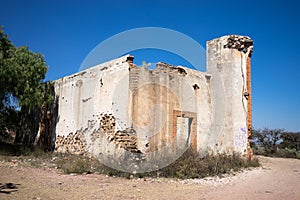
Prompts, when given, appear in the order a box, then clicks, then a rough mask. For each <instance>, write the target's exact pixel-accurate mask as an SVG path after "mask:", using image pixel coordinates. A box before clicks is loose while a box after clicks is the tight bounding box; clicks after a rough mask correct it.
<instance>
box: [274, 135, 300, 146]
mask: <svg viewBox="0 0 300 200" xmlns="http://www.w3.org/2000/svg"><path fill="white" fill-rule="evenodd" d="M281 139H282V140H283V141H282V142H281V143H280V145H279V147H280V148H282V149H284V148H288V149H296V151H299V150H300V132H295V133H294V132H285V133H283V134H282V135H281Z"/></svg>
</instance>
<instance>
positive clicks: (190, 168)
mask: <svg viewBox="0 0 300 200" xmlns="http://www.w3.org/2000/svg"><path fill="white" fill-rule="evenodd" d="M258 166H259V162H258V159H256V158H248V159H246V158H242V157H241V156H239V155H237V154H233V155H232V156H228V155H225V154H221V155H216V156H211V155H207V156H205V157H204V158H200V157H199V155H198V154H197V153H196V152H194V151H193V150H191V149H189V150H188V151H186V152H185V153H184V154H183V155H182V156H181V157H180V158H179V159H178V160H176V161H175V162H174V163H172V164H171V165H169V166H167V167H165V168H163V169H160V170H158V171H155V172H150V173H147V174H146V175H148V176H156V175H157V174H159V175H160V176H162V177H172V178H180V179H186V178H203V177H206V176H214V175H220V174H224V173H228V172H230V171H238V170H240V169H242V168H248V167H258Z"/></svg>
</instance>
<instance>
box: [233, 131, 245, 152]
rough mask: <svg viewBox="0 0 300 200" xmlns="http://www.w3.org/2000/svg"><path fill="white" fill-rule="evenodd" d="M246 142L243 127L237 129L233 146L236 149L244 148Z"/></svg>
mask: <svg viewBox="0 0 300 200" xmlns="http://www.w3.org/2000/svg"><path fill="white" fill-rule="evenodd" d="M246 142H247V131H246V128H245V127H242V128H240V129H239V132H238V133H237V135H236V136H235V144H236V146H237V147H238V148H243V147H245V144H246Z"/></svg>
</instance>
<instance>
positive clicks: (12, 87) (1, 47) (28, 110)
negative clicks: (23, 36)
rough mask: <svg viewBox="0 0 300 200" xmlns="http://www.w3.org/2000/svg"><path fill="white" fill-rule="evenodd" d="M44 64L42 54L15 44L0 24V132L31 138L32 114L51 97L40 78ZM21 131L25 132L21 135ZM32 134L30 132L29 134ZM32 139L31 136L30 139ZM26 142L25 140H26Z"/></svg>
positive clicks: (44, 72)
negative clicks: (15, 133)
mask: <svg viewBox="0 0 300 200" xmlns="http://www.w3.org/2000/svg"><path fill="white" fill-rule="evenodd" d="M46 72H47V66H46V62H45V59H44V57H43V55H41V54H39V53H34V52H32V51H30V50H29V49H28V47H26V46H23V47H15V46H14V45H13V44H12V42H11V41H10V40H9V39H8V36H7V35H6V34H5V33H4V31H3V28H2V27H0V134H1V135H7V133H8V132H9V131H13V132H17V136H16V138H19V142H23V141H22V139H24V138H26V137H27V138H30V134H33V133H34V132H35V130H33V128H32V124H33V123H34V122H35V119H33V118H32V116H34V115H35V114H34V113H35V112H36V111H38V110H39V108H40V106H41V105H42V103H43V102H45V101H46V102H48V101H50V100H52V97H51V94H49V93H48V92H47V89H48V88H49V85H51V83H48V82H47V83H45V82H43V79H44V78H45V74H46ZM24 134H25V135H26V134H27V136H26V137H24ZM31 137H32V135H31ZM29 141H31V140H29ZM27 143H28V142H27Z"/></svg>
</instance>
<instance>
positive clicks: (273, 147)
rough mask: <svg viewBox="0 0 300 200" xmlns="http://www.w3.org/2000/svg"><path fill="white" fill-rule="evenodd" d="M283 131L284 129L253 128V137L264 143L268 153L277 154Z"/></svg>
mask: <svg viewBox="0 0 300 200" xmlns="http://www.w3.org/2000/svg"><path fill="white" fill-rule="evenodd" d="M283 133H284V129H268V128H264V129H258V130H254V129H253V130H252V132H251V139H252V140H256V142H258V143H259V144H261V145H263V147H264V150H265V152H266V154H275V153H276V152H277V145H278V144H279V142H280V140H281V135H282V134H283Z"/></svg>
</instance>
